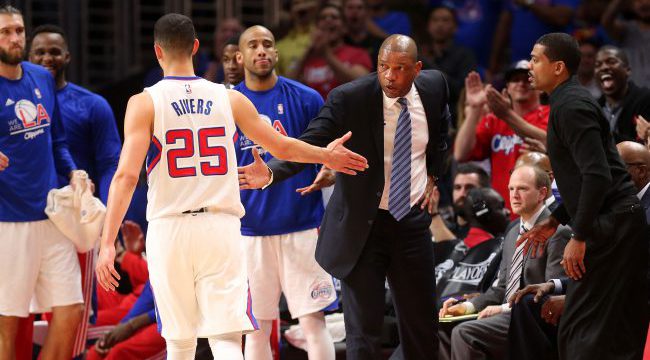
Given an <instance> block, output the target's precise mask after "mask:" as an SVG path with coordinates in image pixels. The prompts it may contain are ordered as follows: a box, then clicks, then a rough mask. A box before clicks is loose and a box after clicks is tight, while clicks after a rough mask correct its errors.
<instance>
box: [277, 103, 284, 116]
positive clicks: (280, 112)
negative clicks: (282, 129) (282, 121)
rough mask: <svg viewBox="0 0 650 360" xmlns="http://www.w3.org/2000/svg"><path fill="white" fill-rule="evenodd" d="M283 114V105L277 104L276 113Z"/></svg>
mask: <svg viewBox="0 0 650 360" xmlns="http://www.w3.org/2000/svg"><path fill="white" fill-rule="evenodd" d="M282 114H284V105H282V104H278V115H282Z"/></svg>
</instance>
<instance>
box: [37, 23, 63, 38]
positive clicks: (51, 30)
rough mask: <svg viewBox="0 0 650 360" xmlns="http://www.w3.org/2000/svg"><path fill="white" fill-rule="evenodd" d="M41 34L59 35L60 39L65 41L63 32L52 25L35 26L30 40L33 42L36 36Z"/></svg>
mask: <svg viewBox="0 0 650 360" xmlns="http://www.w3.org/2000/svg"><path fill="white" fill-rule="evenodd" d="M42 33H52V34H59V35H61V37H62V38H63V39H64V40H65V39H66V36H65V31H63V29H62V28H61V27H60V26H58V25H54V24H43V25H39V26H37V27H36V29H34V31H32V34H31V36H30V39H32V40H34V38H35V37H36V35H38V34H42Z"/></svg>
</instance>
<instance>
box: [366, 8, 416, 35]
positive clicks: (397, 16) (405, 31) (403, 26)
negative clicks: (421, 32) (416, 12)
mask: <svg viewBox="0 0 650 360" xmlns="http://www.w3.org/2000/svg"><path fill="white" fill-rule="evenodd" d="M372 20H373V21H374V22H375V24H377V26H379V27H380V28H381V29H382V30H384V31H385V32H386V33H387V34H389V35H392V34H401V35H411V19H409V16H408V14H406V13H405V12H401V11H389V12H388V13H386V15H384V16H382V17H373V18H372Z"/></svg>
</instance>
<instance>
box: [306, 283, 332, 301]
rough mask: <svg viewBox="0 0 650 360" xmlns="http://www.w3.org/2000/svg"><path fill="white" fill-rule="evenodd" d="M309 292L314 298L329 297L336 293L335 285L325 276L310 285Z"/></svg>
mask: <svg viewBox="0 0 650 360" xmlns="http://www.w3.org/2000/svg"><path fill="white" fill-rule="evenodd" d="M309 293H310V295H311V298H312V299H314V300H318V299H329V298H331V297H332V294H333V293H334V287H333V286H332V283H331V282H330V281H327V280H326V279H323V278H318V279H316V280H315V281H314V282H313V283H312V284H311V286H310V287H309Z"/></svg>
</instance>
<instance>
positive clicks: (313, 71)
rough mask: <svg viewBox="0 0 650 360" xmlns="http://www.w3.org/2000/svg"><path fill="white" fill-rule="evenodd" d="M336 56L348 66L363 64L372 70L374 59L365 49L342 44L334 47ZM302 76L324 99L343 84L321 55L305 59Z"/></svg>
mask: <svg viewBox="0 0 650 360" xmlns="http://www.w3.org/2000/svg"><path fill="white" fill-rule="evenodd" d="M334 56H336V58H337V59H339V60H340V61H341V62H343V63H344V64H345V65H347V66H352V65H361V66H363V67H364V68H366V69H368V71H372V60H370V56H369V55H368V52H366V51H365V50H364V49H361V48H358V47H355V46H350V45H341V46H339V47H337V48H336V49H334ZM302 77H303V80H304V82H305V84H306V85H307V86H309V87H310V88H312V89H314V90H316V91H318V93H319V94H320V95H321V96H322V97H323V99H326V98H327V94H329V92H330V90H332V89H334V88H335V87H337V86H339V85H341V82H340V81H338V80H337V79H336V77H335V76H334V71H333V70H332V69H331V68H330V67H329V65H327V61H325V58H323V57H320V56H319V57H316V56H310V57H309V58H308V59H307V60H305V64H304V66H303V73H302Z"/></svg>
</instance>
